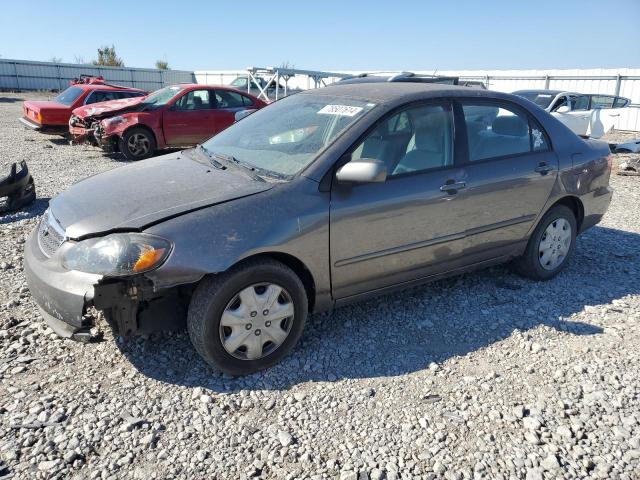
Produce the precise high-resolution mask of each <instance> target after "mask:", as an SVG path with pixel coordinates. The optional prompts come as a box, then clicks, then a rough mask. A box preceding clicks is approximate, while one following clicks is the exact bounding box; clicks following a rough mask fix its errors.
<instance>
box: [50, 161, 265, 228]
mask: <svg viewBox="0 0 640 480" xmlns="http://www.w3.org/2000/svg"><path fill="white" fill-rule="evenodd" d="M273 185H274V184H272V183H268V182H259V181H256V180H253V179H251V178H250V177H248V176H246V175H245V174H244V173H243V172H242V171H240V170H237V169H236V168H235V167H230V168H227V169H226V170H220V169H217V168H215V167H214V166H213V165H211V164H209V163H208V162H206V161H204V160H203V161H202V162H199V161H196V160H192V159H191V158H190V157H189V156H187V155H185V154H183V153H181V152H178V153H172V154H169V155H164V156H162V157H156V158H150V159H148V160H143V161H140V162H137V163H134V164H131V165H128V166H125V167H120V168H116V169H114V170H110V171H108V172H105V173H101V174H98V175H95V176H93V177H89V178H87V179H85V180H82V181H81V182H78V183H76V184H75V185H73V186H72V187H71V188H69V189H68V190H67V191H65V192H63V193H61V194H60V195H58V196H57V197H56V198H54V199H53V200H52V201H51V204H50V208H51V213H53V216H54V217H55V218H56V219H57V220H58V222H60V224H61V225H62V227H64V228H65V233H66V236H67V237H69V238H72V239H78V238H82V237H85V236H89V235H96V234H101V233H106V232H108V231H112V230H141V229H143V228H144V227H146V226H148V225H150V224H153V223H157V222H159V221H162V220H163V219H165V218H167V217H174V216H176V215H180V214H182V213H186V212H189V211H192V210H197V209H199V208H203V207H207V206H211V205H215V204H217V203H222V202H227V201H229V200H233V199H236V198H240V197H245V196H248V195H253V194H256V193H259V192H263V191H266V190H269V189H270V188H272V187H273Z"/></svg>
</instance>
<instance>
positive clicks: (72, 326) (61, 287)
mask: <svg viewBox="0 0 640 480" xmlns="http://www.w3.org/2000/svg"><path fill="white" fill-rule="evenodd" d="M38 235H39V228H36V229H35V230H34V231H33V232H31V235H29V238H28V240H27V242H26V244H25V251H24V272H25V276H26V277H27V284H28V285H29V291H30V292H31V295H32V296H33V298H34V300H35V301H36V303H37V304H38V307H40V311H41V313H42V316H43V317H44V320H45V322H47V324H48V325H49V326H50V327H51V328H52V329H53V330H54V331H55V332H56V333H57V334H58V335H60V336H61V337H65V338H69V337H73V336H76V335H78V334H79V335H82V334H83V333H85V334H86V333H87V332H88V331H89V329H90V328H91V327H92V325H90V324H89V323H88V322H87V320H85V318H84V314H85V313H86V309H87V306H88V305H90V304H91V302H92V300H93V295H94V285H96V284H97V283H98V282H99V281H100V280H101V278H102V277H101V276H100V275H93V274H87V273H81V272H76V271H69V270H66V269H64V268H63V267H62V265H61V264H60V262H59V260H58V256H57V255H55V256H53V257H51V258H48V257H47V256H45V255H44V253H43V252H42V250H41V249H40V246H39V243H38ZM64 248H65V246H64V245H63V246H62V247H61V248H60V249H61V250H62V249H64Z"/></svg>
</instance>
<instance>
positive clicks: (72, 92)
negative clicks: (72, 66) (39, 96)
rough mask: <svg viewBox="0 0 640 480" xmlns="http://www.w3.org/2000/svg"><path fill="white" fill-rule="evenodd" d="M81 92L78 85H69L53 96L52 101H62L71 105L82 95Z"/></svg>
mask: <svg viewBox="0 0 640 480" xmlns="http://www.w3.org/2000/svg"><path fill="white" fill-rule="evenodd" d="M82 92H83V90H82V88H80V87H69V88H67V89H66V90H65V91H64V92H61V93H60V94H59V95H58V96H57V97H56V98H54V99H53V101H54V102H58V103H62V104H63V105H71V104H72V103H73V102H75V101H76V100H77V99H78V97H79V96H80V95H82Z"/></svg>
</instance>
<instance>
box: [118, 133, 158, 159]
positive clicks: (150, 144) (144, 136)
mask: <svg viewBox="0 0 640 480" xmlns="http://www.w3.org/2000/svg"><path fill="white" fill-rule="evenodd" d="M118 147H119V148H120V151H121V152H122V154H123V155H124V156H125V157H127V159H128V160H142V159H145V158H149V157H150V156H151V155H153V154H154V152H155V150H156V139H155V138H154V137H153V134H152V133H151V132H150V131H148V130H146V129H144V128H132V129H130V130H127V131H126V132H125V133H124V135H122V137H121V138H120V140H119V141H118Z"/></svg>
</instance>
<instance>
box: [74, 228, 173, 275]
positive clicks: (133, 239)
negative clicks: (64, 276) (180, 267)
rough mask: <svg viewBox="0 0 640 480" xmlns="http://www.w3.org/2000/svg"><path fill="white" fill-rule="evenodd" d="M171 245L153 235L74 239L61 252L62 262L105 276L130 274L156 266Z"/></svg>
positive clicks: (164, 256)
mask: <svg viewBox="0 0 640 480" xmlns="http://www.w3.org/2000/svg"><path fill="white" fill-rule="evenodd" d="M171 247H172V245H171V242H169V241H168V240H165V239H164V238H160V237H156V236H154V235H146V234H141V233H116V234H112V235H107V236H105V237H98V238H90V239H88V240H82V241H81V242H78V243H76V244H75V245H74V246H73V247H71V248H70V249H69V250H67V251H66V252H65V254H64V255H63V257H62V265H63V266H64V267H65V268H66V269H68V270H79V271H81V272H86V273H96V274H99V275H105V276H109V277H119V276H124V275H134V274H137V273H143V272H148V271H149V270H153V269H154V268H157V267H159V266H160V265H161V264H162V262H164V261H165V260H166V259H167V257H168V256H169V253H170V252H171Z"/></svg>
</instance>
